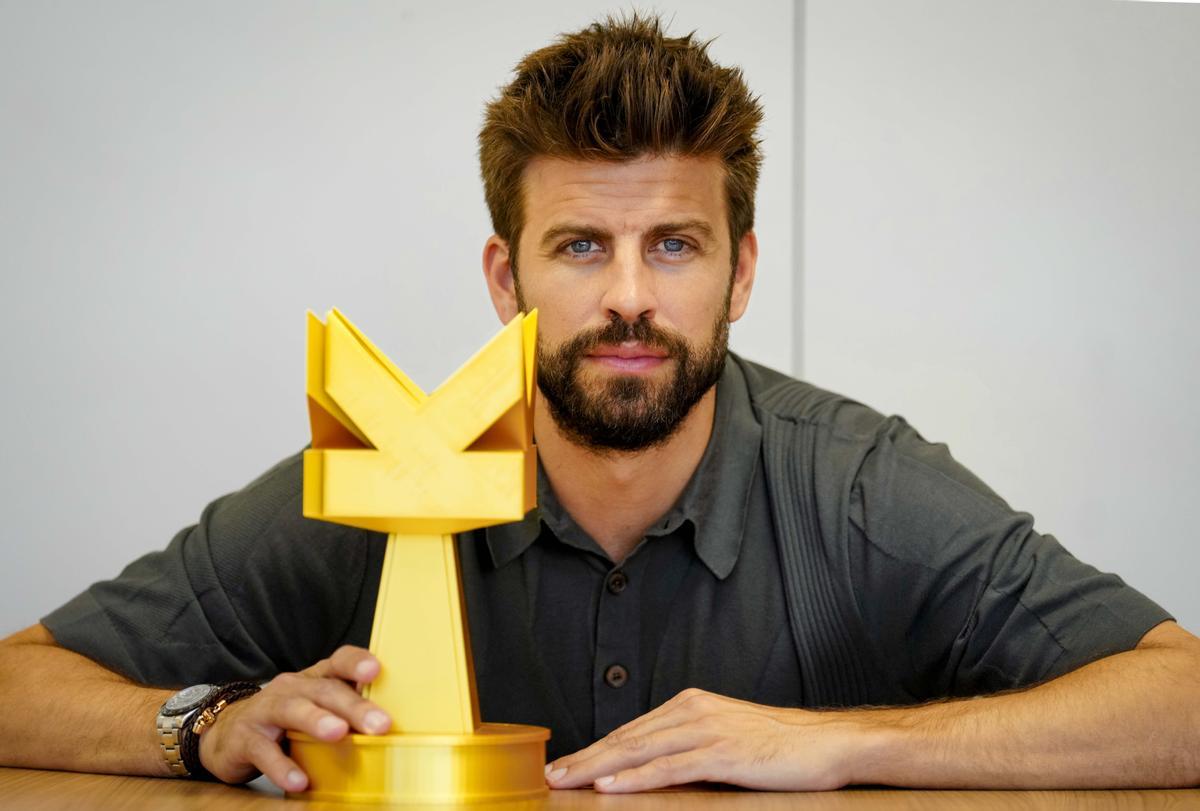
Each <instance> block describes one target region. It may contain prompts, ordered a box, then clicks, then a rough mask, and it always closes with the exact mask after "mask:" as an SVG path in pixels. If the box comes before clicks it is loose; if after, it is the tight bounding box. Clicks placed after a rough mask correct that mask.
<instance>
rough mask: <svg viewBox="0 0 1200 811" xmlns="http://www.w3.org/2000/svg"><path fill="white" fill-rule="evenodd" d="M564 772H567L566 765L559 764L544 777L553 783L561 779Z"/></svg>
mask: <svg viewBox="0 0 1200 811" xmlns="http://www.w3.org/2000/svg"><path fill="white" fill-rule="evenodd" d="M566 773H567V767H566V766H561V767H559V768H557V769H555V770H554V771H552V772H550V774H548V775H546V779H547V780H549V781H550V782H551V783H555V782H557V781H559V780H562V777H563V775H564V774H566Z"/></svg>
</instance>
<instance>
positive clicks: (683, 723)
mask: <svg viewBox="0 0 1200 811" xmlns="http://www.w3.org/2000/svg"><path fill="white" fill-rule="evenodd" d="M546 769H547V775H548V779H549V782H550V785H551V786H552V787H553V788H576V787H579V786H585V785H588V784H592V783H594V784H595V786H596V788H597V789H599V790H601V791H606V792H629V791H645V790H648V789H652V788H658V787H661V786H666V785H673V784H678V783H687V782H693V781H698V780H707V781H717V782H724V783H734V784H738V785H743V786H747V787H751V788H763V789H777V790H813V789H833V788H839V787H841V786H844V785H848V784H869V783H878V784H886V785H894V786H911V787H926V788H1101V787H1106V788H1115V787H1162V788H1165V787H1179V786H1195V785H1200V639H1197V638H1196V637H1195V636H1193V635H1192V634H1190V633H1188V632H1187V631H1185V630H1183V629H1182V628H1180V627H1179V626H1178V625H1176V624H1175V623H1174V622H1164V623H1162V624H1160V625H1158V626H1156V627H1155V628H1154V629H1152V630H1151V631H1150V632H1149V633H1147V634H1146V635H1145V636H1144V637H1143V639H1142V640H1141V642H1140V643H1139V644H1138V646H1137V647H1136V648H1135V649H1134V650H1130V651H1126V652H1124V653H1119V654H1116V655H1114V656H1109V657H1107V658H1104V659H1100V660H1098V661H1095V662H1092V663H1091V664H1088V665H1085V666H1083V667H1081V668H1079V669H1078V670H1075V671H1073V672H1071V673H1068V674H1066V675H1064V676H1061V677H1059V678H1057V679H1054V680H1052V681H1048V682H1045V683H1043V684H1040V685H1037V686H1035V687H1030V688H1028V689H1024V690H1020V691H1015V692H1008V693H1003V694H998V695H992V696H984V697H978V698H969V699H962V700H954V701H942V702H935V703H932V704H925V705H920V706H914V707H895V708H877V709H856V710H834V711H824V712H819V711H810V710H799V709H779V708H772V707H764V706H761V705H757V704H752V703H750V702H745V701H737V700H735V699H729V698H724V697H722V696H717V695H713V694H710V693H705V692H703V691H699V690H687V691H684V692H683V693H681V694H680V695H678V696H676V697H675V698H673V699H672V700H671V701H669V702H667V703H666V704H664V705H662V706H661V707H659V708H658V709H656V710H654V711H652V712H650V713H647V714H646V715H644V716H642V717H641V718H638V719H636V720H634V721H632V722H630V723H629V724H626V725H625V726H623V727H621V728H620V729H617V730H615V731H614V732H613V733H612V734H610V735H608V736H607V737H606V738H604V739H602V740H600V741H598V742H596V743H595V744H593V745H592V746H590V747H588V748H587V749H584V750H582V751H580V752H577V753H575V754H573V755H569V756H568V757H565V758H560V759H559V760H557V761H555V762H554V763H551V764H550V765H548V766H547V767H546Z"/></svg>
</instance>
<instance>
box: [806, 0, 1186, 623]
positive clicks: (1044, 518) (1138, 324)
mask: <svg viewBox="0 0 1200 811" xmlns="http://www.w3.org/2000/svg"><path fill="white" fill-rule="evenodd" d="M805 24H806V26H807V51H806V55H805V59H806V70H807V81H806V85H805V92H806V94H807V97H806V105H805V109H804V118H805V121H806V126H805V131H804V136H805V146H806V157H805V161H804V176H805V186H804V212H805V220H804V223H805V240H806V243H805V250H804V255H803V260H804V261H803V265H804V276H803V291H804V298H805V304H804V313H803V319H804V330H803V335H804V353H803V354H804V357H803V362H804V372H805V376H806V377H807V378H809V379H810V380H812V381H814V382H816V383H818V384H820V385H823V386H825V387H827V388H832V389H834V390H839V391H844V392H845V393H847V394H850V395H851V396H854V397H855V398H857V399H860V400H863V401H864V402H867V403H868V404H871V405H873V406H874V407H876V408H878V409H880V410H883V411H887V412H896V413H900V414H903V415H905V416H906V417H908V418H909V420H910V422H912V423H913V424H914V425H915V426H916V427H917V428H918V429H919V430H921V431H922V433H923V434H924V435H925V436H926V438H928V439H931V440H935V441H944V442H946V443H947V444H948V445H949V446H950V448H951V450H952V451H953V452H954V453H955V455H956V456H957V457H958V458H959V459H960V460H961V461H963V462H964V463H966V464H967V465H968V466H969V467H971V468H972V469H973V470H974V471H975V472H976V473H977V474H979V475H980V476H981V477H982V478H983V479H984V480H985V481H987V482H988V483H989V484H991V485H992V486H993V487H994V488H995V489H996V490H997V491H998V492H999V493H1000V494H1001V495H1002V496H1004V497H1005V498H1006V499H1007V500H1008V501H1009V502H1010V503H1011V504H1013V505H1014V506H1016V507H1017V508H1019V509H1025V510H1028V511H1030V512H1032V513H1033V515H1034V516H1035V517H1036V518H1037V519H1038V528H1039V529H1040V530H1041V531H1043V532H1050V533H1052V534H1054V535H1055V536H1056V537H1057V538H1058V539H1059V540H1060V541H1062V542H1063V543H1064V545H1066V546H1067V548H1068V549H1070V550H1072V551H1073V552H1074V553H1075V554H1076V555H1077V556H1078V557H1080V558H1082V559H1084V560H1087V561H1089V562H1091V563H1093V564H1095V565H1097V566H1099V567H1101V568H1104V569H1108V570H1112V571H1116V572H1118V573H1120V574H1121V575H1123V576H1124V577H1125V579H1126V580H1127V581H1129V582H1131V583H1132V584H1133V585H1135V586H1137V587H1139V588H1141V589H1142V590H1143V591H1145V592H1147V593H1148V594H1149V595H1150V596H1151V597H1154V598H1156V599H1157V600H1158V601H1159V602H1161V603H1162V604H1163V605H1164V606H1165V607H1166V608H1167V609H1168V610H1171V611H1173V612H1174V613H1175V614H1176V616H1177V617H1178V619H1179V620H1180V621H1181V622H1182V623H1183V624H1184V625H1186V626H1190V628H1191V629H1192V630H1197V629H1200V597H1198V596H1197V594H1196V591H1195V588H1194V583H1195V579H1196V572H1197V570H1200V543H1198V540H1200V539H1198V537H1197V529H1196V525H1195V524H1193V523H1192V520H1191V518H1192V516H1191V506H1190V505H1191V503H1192V501H1193V500H1194V499H1195V498H1196V493H1197V491H1200V421H1198V420H1197V417H1196V416H1195V410H1194V409H1195V403H1196V400H1197V396H1198V395H1200V324H1198V323H1197V319H1196V316H1195V310H1196V306H1197V304H1196V303H1197V301H1198V300H1200V227H1198V225H1197V224H1198V223H1200V47H1198V43H1200V6H1196V5H1178V4H1167V3H1125V2H1105V1H1103V0H1054V2H1046V1H1045V0H1004V2H987V3H983V2H973V3H964V2H959V0H923V1H920V2H918V0H904V2H884V0H809V2H808V14H807V17H806V19H805Z"/></svg>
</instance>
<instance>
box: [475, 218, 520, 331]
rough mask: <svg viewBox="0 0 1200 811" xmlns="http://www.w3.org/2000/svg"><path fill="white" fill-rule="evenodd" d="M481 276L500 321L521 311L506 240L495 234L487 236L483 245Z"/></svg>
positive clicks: (511, 318) (505, 320) (512, 317)
mask: <svg viewBox="0 0 1200 811" xmlns="http://www.w3.org/2000/svg"><path fill="white" fill-rule="evenodd" d="M483 278H484V280H485V281H487V286H488V295H490V296H491V297H492V306H493V307H495V308H496V315H498V316H500V322H501V323H503V324H507V323H508V322H509V321H512V320H513V319H514V318H516V317H517V313H519V312H520V311H521V308H520V306H518V304H517V288H516V280H515V279H514V278H513V270H512V263H511V262H510V261H509V253H508V242H506V241H505V240H503V239H501V238H500V237H499V236H497V235H496V234H492V235H491V236H490V237H488V241H487V242H485V243H484V245H483Z"/></svg>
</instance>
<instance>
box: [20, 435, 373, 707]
mask: <svg viewBox="0 0 1200 811" xmlns="http://www.w3.org/2000/svg"><path fill="white" fill-rule="evenodd" d="M301 477H302V461H301V456H300V454H297V455H295V456H291V457H289V458H287V459H285V460H283V461H282V462H280V463H279V464H277V465H276V466H274V467H273V468H271V469H270V470H268V471H267V472H266V473H264V474H263V475H262V476H260V477H259V478H257V479H256V480H254V481H253V482H251V483H250V484H249V485H247V486H246V487H244V488H242V489H241V490H238V491H237V492H234V493H230V494H228V495H225V496H222V497H221V498H218V499H217V500H216V501H213V502H212V503H211V504H209V505H208V506H207V507H206V508H205V509H204V511H203V513H202V514H201V516H200V520H199V522H198V523H196V524H194V525H193V526H190V527H186V528H185V529H183V530H180V532H179V533H178V534H176V535H175V537H174V538H173V539H172V540H171V542H170V543H169V544H168V545H167V546H166V548H165V549H163V550H161V551H158V552H152V553H150V554H147V555H145V556H143V557H141V558H139V559H137V560H135V561H134V562H133V563H131V564H129V565H128V566H127V567H125V569H124V570H123V571H122V572H121V573H120V575H118V576H117V577H116V578H114V579H112V580H106V581H102V582H99V583H95V584H93V585H92V586H90V587H89V588H88V589H87V590H86V591H84V592H83V593H82V594H80V595H78V596H77V597H75V598H74V599H73V600H71V601H70V602H68V603H67V604H66V605H63V606H62V607H60V608H58V609H56V610H55V611H53V612H51V613H50V614H48V615H47V616H46V617H44V618H43V619H42V624H43V625H45V626H46V628H47V629H49V631H50V633H51V634H53V636H54V638H55V640H56V641H57V642H58V644H60V645H62V646H63V647H65V648H69V649H71V650H74V651H76V652H78V653H81V654H83V655H85V656H87V657H89V658H91V659H93V660H95V661H97V662H99V663H100V664H102V665H104V666H105V667H107V668H109V669H111V670H114V671H116V672H118V673H121V674H123V675H125V676H127V677H129V678H131V679H133V680H135V681H138V682H140V683H143V684H152V685H156V686H178V685H185V684H194V683H198V682H205V681H210V682H220V681H230V680H235V679H265V678H269V677H271V676H273V675H274V674H276V673H279V672H282V671H287V670H299V669H302V668H304V667H307V666H308V665H310V664H312V663H313V662H315V661H317V660H319V659H321V658H323V657H325V656H327V655H329V653H330V652H332V651H333V650H334V649H335V648H336V647H337V646H338V645H339V644H341V643H342V642H345V641H351V642H356V643H357V644H364V645H365V644H366V640H367V637H368V635H369V633H370V622H371V614H372V611H373V609H374V599H375V593H376V592H377V590H378V573H379V569H380V566H381V563H382V556H383V544H381V543H374V542H373V541H375V540H377V538H375V537H374V536H376V535H377V533H372V532H367V531H365V530H358V529H354V528H352V527H346V526H341V525H337V524H331V523H326V522H323V521H315V520H311V519H307V518H304V517H303V515H302V513H301V502H302V487H301Z"/></svg>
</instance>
